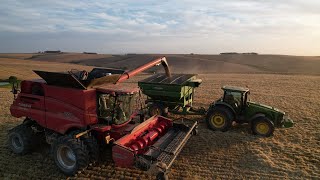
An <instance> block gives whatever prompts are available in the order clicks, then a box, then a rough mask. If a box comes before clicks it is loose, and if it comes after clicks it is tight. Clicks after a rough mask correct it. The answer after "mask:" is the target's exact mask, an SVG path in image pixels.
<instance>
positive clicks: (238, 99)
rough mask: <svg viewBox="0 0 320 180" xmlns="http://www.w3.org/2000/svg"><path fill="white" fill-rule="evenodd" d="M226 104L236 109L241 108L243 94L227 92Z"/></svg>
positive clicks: (225, 96)
mask: <svg viewBox="0 0 320 180" xmlns="http://www.w3.org/2000/svg"><path fill="white" fill-rule="evenodd" d="M224 102H226V103H228V104H230V105H232V106H233V105H235V106H236V107H239V106H241V104H242V93H241V92H236V91H226V92H225V95H224Z"/></svg>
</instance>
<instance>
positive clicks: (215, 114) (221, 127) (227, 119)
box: [206, 107, 233, 132]
mask: <svg viewBox="0 0 320 180" xmlns="http://www.w3.org/2000/svg"><path fill="white" fill-rule="evenodd" d="M206 121H207V124H208V127H209V128H210V129H212V130H218V131H222V132H224V131H227V130H229V128H230V127H231V125H232V121H233V114H232V112H231V111H230V110H228V109H227V108H223V107H215V108H212V109H210V110H209V111H208V113H207V117H206Z"/></svg>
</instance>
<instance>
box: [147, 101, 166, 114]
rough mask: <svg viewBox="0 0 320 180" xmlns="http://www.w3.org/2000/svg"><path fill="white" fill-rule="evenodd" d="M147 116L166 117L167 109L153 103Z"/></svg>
mask: <svg viewBox="0 0 320 180" xmlns="http://www.w3.org/2000/svg"><path fill="white" fill-rule="evenodd" d="M149 115H150V116H154V115H160V116H167V115H168V107H164V106H163V105H162V104H159V103H154V104H152V105H151V106H150V107H149Z"/></svg>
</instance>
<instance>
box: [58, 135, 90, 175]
mask: <svg viewBox="0 0 320 180" xmlns="http://www.w3.org/2000/svg"><path fill="white" fill-rule="evenodd" d="M52 148H53V156H54V161H55V163H56V164H57V166H58V167H59V169H60V170H61V171H62V172H63V173H64V174H66V175H69V176H72V175H74V174H75V173H76V172H77V171H80V170H82V169H84V168H86V167H87V166H88V164H89V153H88V150H87V146H86V145H85V144H84V143H83V142H82V141H81V140H79V139H75V138H72V137H70V136H61V137H59V138H58V139H57V141H56V142H55V143H54V144H53V146H52Z"/></svg>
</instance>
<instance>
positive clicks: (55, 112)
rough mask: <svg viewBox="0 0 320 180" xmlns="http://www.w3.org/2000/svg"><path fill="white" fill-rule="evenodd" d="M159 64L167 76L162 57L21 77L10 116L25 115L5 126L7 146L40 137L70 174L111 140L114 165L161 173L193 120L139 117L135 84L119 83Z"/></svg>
mask: <svg viewBox="0 0 320 180" xmlns="http://www.w3.org/2000/svg"><path fill="white" fill-rule="evenodd" d="M159 64H162V65H163V66H164V67H165V69H166V73H167V75H168V76H170V71H169V67H168V64H167V62H166V59H165V57H162V58H158V59H156V60H153V61H151V62H149V63H147V64H145V65H143V66H140V67H138V68H137V69H134V70H132V71H129V72H125V71H123V70H118V69H101V68H94V69H93V70H92V71H91V72H89V73H88V72H86V71H75V70H72V71H69V72H68V73H57V72H44V71H34V72H35V73H37V74H38V75H39V76H40V77H41V78H42V79H40V80H24V81H22V82H21V86H20V87H21V92H20V93H18V94H17V97H16V98H15V99H14V101H13V104H12V105H11V107H10V111H11V114H12V116H14V117H17V118H20V117H24V118H25V120H24V122H23V123H22V124H20V125H18V126H16V127H15V128H13V129H11V130H10V131H9V134H8V136H9V138H8V145H9V148H10V149H11V150H12V151H13V152H15V153H17V154H25V153H28V152H30V151H32V150H33V149H34V148H36V146H37V142H38V141H37V140H38V139H39V137H43V139H45V140H46V142H47V143H49V144H51V147H52V152H53V157H54V161H55V163H56V165H57V166H58V168H59V169H60V170H61V171H62V172H63V173H65V174H66V175H74V174H75V173H76V172H77V171H78V170H81V169H84V168H86V167H87V166H88V164H89V163H90V162H94V161H97V160H98V156H99V150H100V148H101V146H100V145H103V144H109V143H111V144H113V146H112V158H113V160H114V162H115V164H116V166H121V167H132V166H136V167H138V168H141V169H144V170H154V169H157V170H158V177H159V178H163V177H165V176H166V173H167V172H168V169H169V168H170V166H171V165H172V163H173V161H174V160H175V158H176V157H177V155H178V154H179V152H180V151H181V149H182V148H183V146H184V145H185V143H186V142H187V141H188V139H189V138H190V136H191V134H192V132H193V130H194V128H195V126H196V125H197V123H196V122H194V123H193V124H192V125H191V126H190V125H189V126H186V125H184V124H178V123H174V122H173V121H172V120H170V119H168V118H165V117H162V116H152V117H151V118H149V119H148V120H146V121H144V122H143V121H141V119H140V117H141V116H143V115H142V114H141V113H140V112H141V111H139V110H134V102H137V101H136V100H135V98H137V96H136V94H138V92H139V89H138V88H129V87H128V86H124V85H123V84H121V82H122V81H124V80H126V79H128V78H130V77H132V76H134V75H136V74H137V73H140V72H142V71H144V70H146V69H148V68H151V67H153V66H155V65H159ZM15 92H16V91H15Z"/></svg>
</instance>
